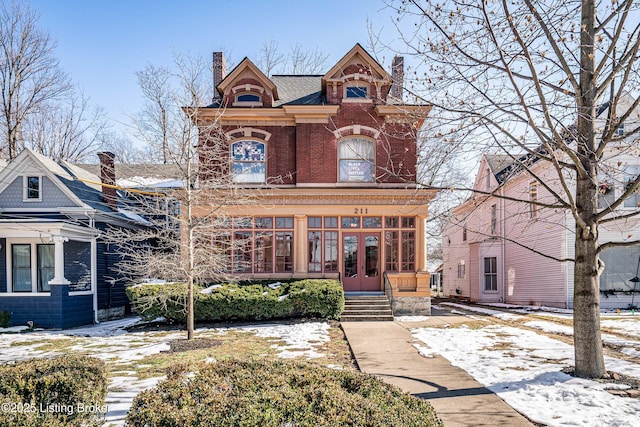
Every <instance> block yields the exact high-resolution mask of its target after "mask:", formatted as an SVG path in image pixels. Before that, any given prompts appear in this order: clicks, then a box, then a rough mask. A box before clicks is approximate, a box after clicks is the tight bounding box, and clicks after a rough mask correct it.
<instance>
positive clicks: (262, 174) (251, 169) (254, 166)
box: [231, 141, 266, 183]
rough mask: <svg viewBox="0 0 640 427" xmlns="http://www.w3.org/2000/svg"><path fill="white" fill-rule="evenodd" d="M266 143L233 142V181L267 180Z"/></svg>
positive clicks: (258, 181) (257, 181) (252, 181)
mask: <svg viewBox="0 0 640 427" xmlns="http://www.w3.org/2000/svg"><path fill="white" fill-rule="evenodd" d="M264 152H265V144H264V143H262V142H258V141H237V142H234V143H232V144H231V158H232V171H233V182H246V183H263V182H265V180H266V167H265V156H264Z"/></svg>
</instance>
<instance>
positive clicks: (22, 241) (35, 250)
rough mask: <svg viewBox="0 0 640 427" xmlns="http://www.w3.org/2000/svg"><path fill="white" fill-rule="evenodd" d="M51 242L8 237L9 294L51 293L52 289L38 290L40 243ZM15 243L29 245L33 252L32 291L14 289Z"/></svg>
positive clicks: (46, 294)
mask: <svg viewBox="0 0 640 427" xmlns="http://www.w3.org/2000/svg"><path fill="white" fill-rule="evenodd" d="M39 244H49V243H48V242H43V241H42V240H39V239H7V240H6V245H7V249H6V251H5V252H6V266H7V269H6V271H7V294H13V295H29V296H33V295H44V296H48V295H51V291H38V245H39ZM13 245H29V246H30V254H31V265H30V270H31V291H14V290H13Z"/></svg>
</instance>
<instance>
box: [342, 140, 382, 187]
mask: <svg viewBox="0 0 640 427" xmlns="http://www.w3.org/2000/svg"><path fill="white" fill-rule="evenodd" d="M350 140H362V141H366V142H367V143H368V144H371V145H370V148H371V150H370V152H371V158H365V157H362V155H361V153H356V152H354V153H353V156H351V157H346V156H345V157H342V155H341V151H342V144H346V143H347V142H348V141H350ZM337 146H338V156H337V157H338V182H339V183H343V184H354V183H358V184H373V183H375V182H376V142H375V141H373V140H371V139H369V138H363V137H362V136H360V135H350V136H348V137H346V138H342V139H341V140H340V141H338V144H337ZM343 161H352V162H363V163H369V164H370V166H371V179H351V178H350V175H349V176H345V177H343V174H342V162H343ZM343 178H344V179H343Z"/></svg>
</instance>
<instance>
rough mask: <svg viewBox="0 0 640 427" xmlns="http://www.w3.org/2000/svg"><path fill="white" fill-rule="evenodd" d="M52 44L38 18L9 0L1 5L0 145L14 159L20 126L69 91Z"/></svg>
mask: <svg viewBox="0 0 640 427" xmlns="http://www.w3.org/2000/svg"><path fill="white" fill-rule="evenodd" d="M54 48H55V43H54V42H53V41H52V40H51V38H50V37H49V35H48V34H47V33H46V32H44V31H42V30H41V29H39V28H38V16H37V15H36V14H35V13H34V12H33V11H32V10H31V9H30V8H29V7H28V6H26V5H24V4H22V3H20V2H17V1H12V0H3V1H2V2H1V3H0V84H1V90H0V97H1V99H0V102H1V105H0V109H1V110H2V137H1V138H2V139H1V140H0V144H1V147H2V149H3V150H6V151H7V154H8V157H9V159H13V158H14V157H15V156H16V155H17V154H18V151H19V150H20V149H22V148H23V129H22V128H23V125H24V123H25V121H26V120H27V119H28V117H29V115H30V114H32V113H33V112H34V111H35V110H36V109H38V108H42V107H44V104H45V103H48V102H50V101H54V100H58V99H61V98H65V97H66V96H67V95H68V94H69V93H70V91H71V85H70V84H69V78H68V76H67V75H66V74H65V73H64V72H63V71H62V69H61V68H60V66H59V64H58V60H57V59H56V58H55V56H54V55H53V50H54Z"/></svg>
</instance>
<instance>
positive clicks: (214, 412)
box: [127, 360, 442, 427]
mask: <svg viewBox="0 0 640 427" xmlns="http://www.w3.org/2000/svg"><path fill="white" fill-rule="evenodd" d="M127 422H128V423H130V425H132V426H147V425H153V426H156V427H162V426H177V425H181V426H182V425H184V426H189V427H197V426H222V425H224V426H257V425H260V426H372V427H373V426H376V427H377V426H403V427H404V426H421V427H427V426H441V425H442V423H441V422H440V420H439V419H438V417H437V416H436V415H435V413H434V411H433V408H432V407H431V405H430V404H429V403H428V402H427V401H425V400H421V399H418V398H416V397H413V396H410V395H409V394H406V393H403V392H402V391H400V390H399V389H398V388H396V387H393V386H391V385H389V384H386V383H384V382H382V381H381V380H379V379H377V378H375V377H373V376H371V375H367V374H363V373H360V372H351V371H336V370H332V369H328V368H323V367H320V366H317V365H311V364H309V363H302V362H292V361H270V360H252V361H237V360H227V361H223V362H218V363H215V364H210V365H206V366H205V367H203V368H202V369H201V370H200V371H199V372H197V373H196V374H195V375H194V374H193V373H189V372H185V371H176V372H173V373H171V374H170V375H169V376H168V378H167V380H165V381H162V382H161V383H159V384H158V385H157V386H156V387H155V388H153V389H150V390H147V391H144V392H142V393H140V394H139V395H138V396H137V397H136V399H135V400H134V402H133V405H132V407H131V410H130V411H129V414H128V416H127Z"/></svg>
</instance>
